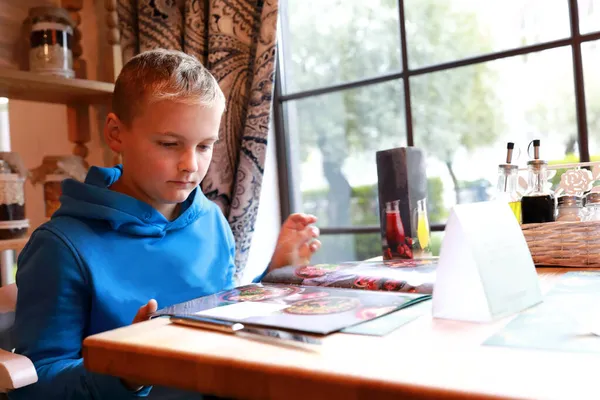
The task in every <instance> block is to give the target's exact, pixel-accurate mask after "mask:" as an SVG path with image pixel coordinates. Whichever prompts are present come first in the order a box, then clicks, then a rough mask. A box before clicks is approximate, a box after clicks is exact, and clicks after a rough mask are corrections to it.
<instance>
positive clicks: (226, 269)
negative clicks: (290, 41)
mask: <svg viewBox="0 0 600 400" xmlns="http://www.w3.org/2000/svg"><path fill="white" fill-rule="evenodd" d="M224 109H225V98H224V96H223V93H222V92H221V90H220V88H219V86H218V84H217V82H216V80H215V79H214V77H213V76H212V75H211V74H210V73H209V72H208V71H207V70H206V69H205V68H204V67H203V66H202V65H201V64H200V63H199V62H198V61H197V60H196V59H195V58H193V57H190V56H187V55H186V54H184V53H181V52H176V51H166V50H156V51H150V52H146V53H142V54H140V55H138V56H136V57H134V58H133V59H131V60H130V61H129V62H128V63H127V64H126V65H125V66H124V67H123V70H122V72H121V73H120V75H119V78H118V79H117V82H116V84H115V91H114V96H113V112H112V113H110V114H109V115H108V116H107V119H106V123H105V128H104V136H105V139H106V142H107V144H108V145H109V146H110V148H111V149H112V150H113V151H115V152H117V153H119V154H121V156H122V159H123V164H122V166H117V167H115V168H96V167H93V168H91V169H90V171H89V173H88V175H87V177H86V180H85V183H81V182H77V181H74V180H67V181H65V182H64V183H63V196H62V198H61V207H60V209H59V210H58V211H57V212H56V213H55V214H54V215H53V216H52V219H51V221H49V222H48V223H46V224H44V225H42V226H41V227H40V228H39V229H37V230H36V231H35V232H34V233H33V235H32V236H31V239H30V240H29V242H28V244H27V246H26V247H25V249H24V250H23V251H22V253H21V255H20V256H19V260H18V264H19V269H18V272H17V286H18V288H19V291H18V299H17V309H16V318H15V325H14V331H15V341H16V352H17V353H20V354H24V355H26V356H27V357H29V358H30V359H31V360H32V361H33V362H34V364H35V367H36V370H37V373H38V377H39V381H38V382H37V383H36V384H34V385H31V386H28V387H25V388H23V389H20V390H17V391H15V392H12V393H10V397H11V398H14V399H37V398H43V399H67V398H68V399H129V398H137V397H145V396H148V397H149V398H166V397H165V396H166V394H167V393H168V394H174V393H175V392H176V391H174V390H171V389H168V388H159V387H156V388H151V387H143V386H141V385H140V384H138V383H136V382H124V381H121V380H120V379H118V378H116V377H111V376H105V375H99V374H94V373H90V372H88V371H86V370H85V368H84V367H83V363H82V358H81V344H82V341H83V339H84V338H85V337H87V336H89V335H92V334H95V333H98V332H102V331H106V330H109V329H114V328H118V327H121V326H125V325H128V324H129V323H131V322H132V320H133V322H138V321H142V320H146V319H148V315H149V314H150V313H152V312H153V311H155V310H156V308H157V306H161V307H165V306H168V305H171V304H176V303H179V302H182V301H186V300H190V299H192V298H195V297H199V296H204V295H208V294H211V293H215V292H217V291H220V290H224V289H230V288H232V287H233V273H234V269H235V267H234V265H233V261H234V253H235V243H234V239H233V235H232V233H231V230H230V228H229V225H228V223H227V221H226V219H225V218H224V216H223V215H222V213H221V211H220V209H219V208H218V207H217V206H216V205H215V204H214V203H212V202H211V201H209V200H208V199H207V198H206V197H205V196H204V195H203V194H202V191H201V190H200V189H199V188H198V185H199V184H200V182H201V181H202V179H203V178H204V176H205V175H206V172H207V170H208V166H209V164H210V161H211V157H212V151H213V146H214V144H215V142H216V141H217V139H218V132H219V125H220V121H221V116H222V114H223V111H224ZM315 221H316V218H315V217H313V216H309V215H303V214H295V215H292V216H290V217H289V218H288V219H287V220H286V222H285V223H284V224H283V226H282V230H281V233H280V235H279V239H278V242H277V246H276V249H275V252H274V254H273V258H272V259H271V263H270V266H269V268H271V269H273V268H278V267H281V266H284V265H287V264H299V263H305V262H307V261H308V260H309V259H310V256H311V255H312V253H313V252H315V251H316V250H318V248H319V246H320V243H319V241H318V240H316V239H315V238H316V237H317V236H318V230H317V228H315V227H312V226H311V224H312V223H314V222H315ZM260 278H261V277H259V278H257V279H256V280H258V279H260ZM198 396H199V395H197V394H196V395H194V396H193V397H194V398H198ZM168 398H171V397H168Z"/></svg>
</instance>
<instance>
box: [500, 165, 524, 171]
mask: <svg viewBox="0 0 600 400" xmlns="http://www.w3.org/2000/svg"><path fill="white" fill-rule="evenodd" d="M498 169H503V170H504V171H506V172H510V171H516V170H517V169H519V166H518V165H515V164H500V165H498Z"/></svg>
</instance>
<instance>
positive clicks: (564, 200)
mask: <svg viewBox="0 0 600 400" xmlns="http://www.w3.org/2000/svg"><path fill="white" fill-rule="evenodd" d="M582 219H583V199H582V198H581V197H579V196H568V195H565V196H560V197H559V198H558V211H557V215H556V220H557V221H581V220H582Z"/></svg>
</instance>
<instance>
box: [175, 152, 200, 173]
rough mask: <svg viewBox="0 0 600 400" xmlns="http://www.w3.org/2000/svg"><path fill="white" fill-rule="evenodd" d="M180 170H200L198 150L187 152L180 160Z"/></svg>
mask: <svg viewBox="0 0 600 400" xmlns="http://www.w3.org/2000/svg"><path fill="white" fill-rule="evenodd" d="M179 170H180V171H186V172H196V171H198V160H197V156H196V152H195V151H192V152H186V154H185V155H184V156H183V157H182V158H181V160H180V161H179Z"/></svg>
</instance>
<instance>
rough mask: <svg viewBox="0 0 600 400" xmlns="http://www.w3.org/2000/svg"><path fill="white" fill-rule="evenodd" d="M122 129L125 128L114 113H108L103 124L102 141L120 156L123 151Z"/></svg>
mask: <svg viewBox="0 0 600 400" xmlns="http://www.w3.org/2000/svg"><path fill="white" fill-rule="evenodd" d="M124 129H125V126H124V125H123V123H122V122H121V120H120V119H119V117H117V116H116V115H115V113H109V114H108V115H107V116H106V122H105V124H104V140H105V141H106V144H107V145H108V147H110V149H111V150H112V151H114V152H115V153H118V154H121V151H122V150H123V133H124Z"/></svg>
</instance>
